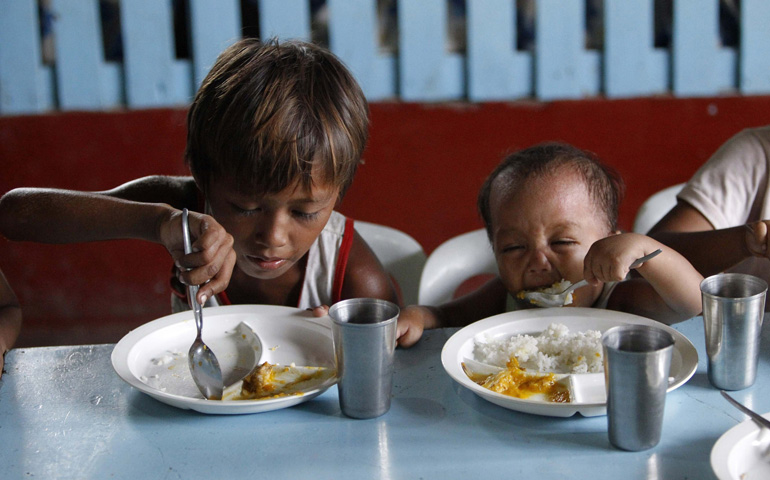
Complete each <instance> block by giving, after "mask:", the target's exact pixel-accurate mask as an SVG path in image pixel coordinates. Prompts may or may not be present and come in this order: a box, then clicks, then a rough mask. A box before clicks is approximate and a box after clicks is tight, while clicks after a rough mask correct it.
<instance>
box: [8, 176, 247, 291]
mask: <svg viewBox="0 0 770 480" xmlns="http://www.w3.org/2000/svg"><path fill="white" fill-rule="evenodd" d="M190 182H191V180H186V179H184V178H181V177H180V178H171V177H147V178H144V179H139V180H136V181H133V182H129V183H127V184H125V185H122V186H120V187H118V188H116V189H113V190H110V191H107V192H77V191H71V190H54V189H34V188H20V189H15V190H11V191H10V192H8V193H7V194H5V195H4V196H3V197H2V199H0V233H2V234H3V235H5V236H6V237H7V238H8V239H10V240H17V241H34V242H42V243H75V242H91V241H100V240H112V239H141V240H146V241H150V242H154V243H159V244H162V245H163V246H165V247H166V249H167V250H168V251H169V253H170V254H171V256H172V258H173V259H174V261H175V262H176V263H177V265H179V266H181V267H183V269H187V268H190V269H191V270H190V271H183V272H182V273H180V275H179V278H180V280H181V281H182V282H183V283H187V284H193V285H202V287H201V288H200V290H199V292H198V298H199V300H203V297H204V296H205V297H207V298H210V297H211V296H212V295H214V294H216V293H219V292H221V291H222V290H224V289H225V288H226V287H227V285H228V283H229V281H230V275H231V274H232V269H233V266H234V265H235V252H234V251H233V249H232V245H233V238H232V236H230V235H229V234H228V233H227V232H226V231H225V230H224V228H223V227H222V226H221V225H219V224H218V223H217V222H216V220H214V219H213V218H212V217H210V216H208V215H202V214H197V213H191V215H190V228H191V230H192V234H193V235H192V236H193V238H194V241H193V249H194V250H196V252H195V253H192V254H190V255H184V245H183V239H182V223H181V212H180V211H179V210H177V209H176V208H174V207H172V206H171V205H169V203H168V202H172V201H173V202H174V203H175V204H176V205H175V206H178V208H182V207H184V206H188V205H179V203H180V201H181V200H182V199H184V197H185V192H186V191H189V188H190V187H189V185H190ZM193 198H194V194H193ZM151 202H152V203H151ZM189 203H190V204H192V203H194V200H192V201H189ZM190 206H192V205H190ZM209 280H210V281H209ZM207 281H208V283H206V282H207ZM204 284H205V285H204Z"/></svg>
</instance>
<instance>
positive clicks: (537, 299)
mask: <svg viewBox="0 0 770 480" xmlns="http://www.w3.org/2000/svg"><path fill="white" fill-rule="evenodd" d="M661 252H662V250H661V249H657V250H655V251H654V252H652V253H650V254H649V255H645V256H643V257H642V258H637V259H636V260H635V261H634V263H632V264H631V266H630V267H629V268H636V267H638V266H639V265H641V264H643V263H644V262H646V261H648V260H650V259H651V258H653V257H656V256H658V255H659V254H660V253H661ZM586 285H588V282H587V281H585V280H581V281H579V282H577V283H575V284H574V285H570V286H569V287H567V288H565V289H564V290H562V291H561V292H543V291H539V292H524V293H523V296H522V298H524V299H525V300H527V301H528V302H529V303H531V304H533V305H537V306H538V307H563V306H564V305H568V304H569V303H572V302H571V301H570V302H568V301H567V299H568V298H569V296H570V294H572V292H573V291H574V290H576V289H578V288H581V287H584V286H586ZM520 295H522V294H520Z"/></svg>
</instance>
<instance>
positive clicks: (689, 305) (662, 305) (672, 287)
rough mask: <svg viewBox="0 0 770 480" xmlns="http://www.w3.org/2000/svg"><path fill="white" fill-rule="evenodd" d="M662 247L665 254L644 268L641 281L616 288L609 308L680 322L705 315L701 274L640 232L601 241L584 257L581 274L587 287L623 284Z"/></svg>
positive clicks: (674, 252) (629, 282)
mask: <svg viewBox="0 0 770 480" xmlns="http://www.w3.org/2000/svg"><path fill="white" fill-rule="evenodd" d="M657 249H661V250H663V253H661V254H660V255H658V256H657V257H655V258H653V259H652V260H650V261H648V262H646V263H644V264H642V265H640V266H639V267H638V268H637V269H636V271H637V272H638V273H639V274H640V275H641V276H642V277H643V279H639V278H637V279H631V280H627V281H625V282H622V283H620V284H618V285H617V286H616V287H615V290H614V291H613V292H612V295H611V296H610V300H609V303H608V308H611V309H614V310H620V311H625V312H628V313H634V314H637V315H642V316H645V317H649V318H653V319H656V320H659V321H661V322H663V323H667V324H670V323H676V322H680V321H683V320H687V319H688V318H692V317H694V316H695V315H698V314H699V313H700V311H701V294H700V282H701V281H702V280H703V276H702V275H701V274H700V273H698V271H697V270H695V268H694V267H693V266H692V265H691V264H690V263H689V262H688V261H687V260H686V259H685V258H684V257H683V256H682V255H680V254H679V253H678V252H676V251H675V250H673V249H671V248H668V247H666V246H665V245H663V244H661V243H660V242H658V241H656V240H654V239H652V238H650V237H647V236H645V235H640V234H637V233H624V234H619V235H612V236H609V237H606V238H603V239H601V240H599V241H597V242H596V243H594V244H593V245H592V246H591V248H590V249H589V251H588V253H587V254H586V258H585V261H584V270H583V275H584V278H585V279H586V280H588V282H589V283H591V284H593V285H596V284H598V282H611V281H618V282H619V281H621V280H623V279H624V278H625V277H626V275H628V273H629V266H630V265H631V264H632V263H633V262H634V260H636V259H637V258H640V257H643V256H644V255H647V254H649V253H652V252H653V251H655V250H657Z"/></svg>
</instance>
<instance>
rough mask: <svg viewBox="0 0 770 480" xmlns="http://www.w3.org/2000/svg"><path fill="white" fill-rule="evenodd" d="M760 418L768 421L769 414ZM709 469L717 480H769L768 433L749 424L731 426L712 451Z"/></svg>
mask: <svg viewBox="0 0 770 480" xmlns="http://www.w3.org/2000/svg"><path fill="white" fill-rule="evenodd" d="M762 416H763V417H765V418H767V419H770V413H765V414H764V415H762ZM711 468H712V470H714V474H715V475H716V476H717V478H718V479H719V480H766V479H768V478H770V430H767V429H764V430H761V429H760V428H759V427H758V426H757V424H756V423H754V422H753V421H751V420H746V421H745V422H742V423H739V424H738V425H736V426H734V427H733V428H731V429H730V430H728V431H727V432H725V433H724V435H722V436H721V437H719V440H717V442H716V443H715V444H714V448H712V449H711Z"/></svg>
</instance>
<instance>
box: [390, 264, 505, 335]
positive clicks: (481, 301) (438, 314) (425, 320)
mask: <svg viewBox="0 0 770 480" xmlns="http://www.w3.org/2000/svg"><path fill="white" fill-rule="evenodd" d="M506 295H507V291H506V289H505V286H504V285H503V283H502V282H501V281H500V279H499V278H498V277H495V278H493V279H492V280H490V281H488V282H487V283H485V284H484V285H483V286H481V287H480V288H479V289H477V290H475V291H473V292H471V293H469V294H467V295H463V296H462V297H460V298H457V299H455V300H452V301H450V302H447V303H444V304H442V305H439V306H436V307H428V306H416V305H415V306H409V307H407V308H405V309H404V310H402V312H401V315H399V317H398V333H397V336H398V344H399V345H401V346H402V347H411V346H412V345H414V344H415V343H417V341H418V340H419V339H420V337H421V336H422V332H423V331H424V330H429V329H431V328H441V327H464V326H466V325H469V324H471V323H473V322H475V321H477V320H480V319H482V318H486V317H490V316H492V315H496V314H498V313H503V312H504V311H505V300H506Z"/></svg>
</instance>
